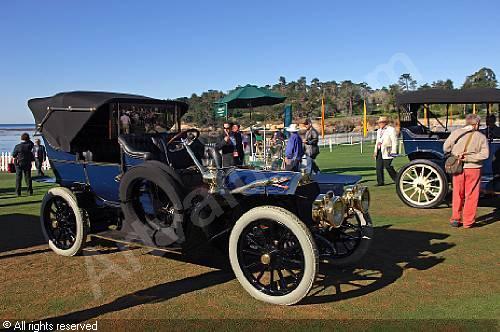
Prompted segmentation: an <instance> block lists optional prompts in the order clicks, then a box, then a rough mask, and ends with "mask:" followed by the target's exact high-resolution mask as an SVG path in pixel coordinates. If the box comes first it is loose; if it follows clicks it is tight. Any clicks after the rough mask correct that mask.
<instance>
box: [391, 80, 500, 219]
mask: <svg viewBox="0 0 500 332" xmlns="http://www.w3.org/2000/svg"><path fill="white" fill-rule="evenodd" d="M396 103H397V106H398V111H399V121H400V125H401V134H402V137H403V143H404V148H405V153H406V155H407V156H408V158H409V160H410V163H408V164H406V165H405V166H404V167H402V168H401V169H400V170H399V174H398V178H397V180H396V190H397V193H398V196H399V198H400V199H401V200H402V201H403V202H404V203H406V204H407V205H409V206H411V207H415V208H421V209H425V208H432V207H436V206H438V205H440V204H441V203H443V201H445V199H446V197H447V194H448V192H449V190H450V185H451V181H450V180H451V178H450V176H448V175H447V174H446V173H445V171H444V162H445V160H446V156H445V154H444V152H443V143H444V141H445V140H446V138H447V137H448V136H449V134H450V122H451V119H452V118H453V115H454V117H455V118H458V115H459V114H463V113H464V109H465V108H464V106H465V105H474V104H476V105H485V107H486V109H487V116H489V115H490V114H494V111H493V110H494V105H498V104H500V90H499V89H487V88H484V89H483V88H477V89H464V90H441V89H432V90H422V91H415V92H407V93H403V94H401V95H398V96H396ZM431 105H443V106H441V107H443V108H444V109H445V110H446V118H445V120H444V123H442V122H441V121H440V120H439V118H438V117H435V116H434V114H433V112H432V110H431ZM458 105H460V106H458ZM470 108H471V107H469V109H470ZM424 112H426V113H427V116H426V117H424V119H427V123H421V122H420V121H419V120H418V114H419V113H420V114H423V113H424ZM452 112H453V113H452ZM498 115H500V112H499V114H498ZM431 117H433V118H434V119H435V120H436V122H437V123H438V124H439V127H438V128H431V125H430V118H431ZM424 122H425V121H424ZM482 123H483V124H484V123H485V121H484V119H482ZM497 129H498V128H497ZM481 131H482V132H483V133H484V134H485V135H486V136H487V138H488V141H489V150H490V157H489V159H488V160H486V161H484V164H483V168H482V177H481V188H482V189H483V190H485V189H486V190H488V191H489V192H493V193H494V192H495V191H496V192H498V191H500V190H499V189H498V182H499V177H500V174H499V163H500V156H499V154H500V137H497V136H496V134H495V133H494V132H493V131H492V130H491V129H490V128H489V127H485V128H484V129H482V130H481Z"/></svg>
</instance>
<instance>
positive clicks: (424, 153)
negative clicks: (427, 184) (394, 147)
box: [408, 150, 445, 164]
mask: <svg viewBox="0 0 500 332" xmlns="http://www.w3.org/2000/svg"><path fill="white" fill-rule="evenodd" d="M408 159H410V161H413V160H417V159H426V160H433V161H435V162H436V163H437V164H440V163H441V162H442V161H443V160H444V159H445V156H444V153H443V152H438V151H435V150H419V151H415V152H412V153H410V154H408Z"/></svg>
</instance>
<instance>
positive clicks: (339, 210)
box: [330, 196, 345, 227]
mask: <svg viewBox="0 0 500 332" xmlns="http://www.w3.org/2000/svg"><path fill="white" fill-rule="evenodd" d="M331 203H333V213H332V219H331V221H330V225H332V226H333V227H340V225H342V223H343V222H344V215H345V205H344V202H343V201H342V198H340V197H338V196H335V197H333V198H332V201H331Z"/></svg>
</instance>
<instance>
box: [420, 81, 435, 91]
mask: <svg viewBox="0 0 500 332" xmlns="http://www.w3.org/2000/svg"><path fill="white" fill-rule="evenodd" d="M429 89H432V87H431V86H430V85H429V83H425V84H422V85H421V86H419V87H418V90H429Z"/></svg>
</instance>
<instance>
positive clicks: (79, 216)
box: [40, 187, 90, 256]
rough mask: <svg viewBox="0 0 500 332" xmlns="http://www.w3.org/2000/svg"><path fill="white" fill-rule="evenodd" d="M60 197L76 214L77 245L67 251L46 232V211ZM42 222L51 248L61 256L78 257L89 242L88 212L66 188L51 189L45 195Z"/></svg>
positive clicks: (44, 233)
mask: <svg viewBox="0 0 500 332" xmlns="http://www.w3.org/2000/svg"><path fill="white" fill-rule="evenodd" d="M54 196H58V197H61V198H62V199H64V200H65V201H66V202H67V203H68V205H69V206H70V207H71V209H72V210H73V213H74V214H75V220H76V236H75V243H74V244H73V245H72V246H71V247H70V248H69V249H66V250H63V249H60V248H58V247H57V246H56V245H55V244H54V243H53V242H52V241H51V240H50V239H49V236H48V235H47V231H46V230H45V220H44V218H45V209H46V208H47V207H48V206H47V204H48V203H49V202H50V200H51V199H52V198H53V197H54ZM40 222H41V226H42V231H43V235H44V236H45V238H46V239H47V240H48V243H49V248H50V249H52V251H54V252H55V253H56V254H58V255H61V256H76V255H78V254H79V253H80V252H81V251H82V249H83V248H84V247H85V243H86V242H87V233H88V229H89V226H90V224H89V218H88V215H87V213H86V211H84V210H82V209H80V207H79V206H78V201H77V199H76V197H75V195H74V194H73V193H72V192H71V190H69V189H67V188H64V187H55V188H51V189H49V191H48V192H47V193H46V194H45V196H44V197H43V200H42V206H41V208H40Z"/></svg>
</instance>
